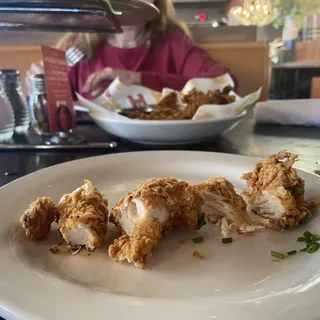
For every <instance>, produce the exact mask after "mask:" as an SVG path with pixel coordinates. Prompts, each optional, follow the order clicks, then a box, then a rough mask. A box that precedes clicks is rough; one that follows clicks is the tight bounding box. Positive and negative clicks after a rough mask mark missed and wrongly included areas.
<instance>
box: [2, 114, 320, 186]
mask: <svg viewBox="0 0 320 320" xmlns="http://www.w3.org/2000/svg"><path fill="white" fill-rule="evenodd" d="M78 132H79V133H80V134H82V135H85V136H86V137H87V138H88V140H89V141H95V142H106V141H117V143H118V147H117V148H116V149H94V150H81V151H80V150H65V151H49V150H47V151H23V150H17V151H16V150H1V151H0V186H3V185H5V184H6V183H9V182H11V181H13V180H15V179H16V178H19V177H21V176H24V175H26V174H28V173H31V172H34V171H37V170H40V169H43V168H46V167H49V166H52V165H55V164H58V163H62V162H66V161H71V160H76V159H81V158H85V157H91V156H96V155H102V154H108V153H114V152H131V151H143V150H199V151H211V152H221V153H233V154H241V155H248V156H254V157H266V156H268V155H269V154H272V153H275V152H278V151H279V150H281V149H284V148H286V149H288V150H289V151H291V152H294V153H298V154H300V161H299V163H298V164H297V166H298V167H300V168H302V169H304V170H308V171H312V172H314V171H317V170H320V166H319V165H318V164H317V163H316V161H318V160H320V128H306V127H292V126H278V125H258V126H254V125H253V121H252V119H246V120H244V121H243V122H241V123H240V124H239V125H238V126H237V127H236V128H235V129H233V130H232V131H230V132H228V133H226V134H225V135H224V136H221V137H218V138H216V139H215V140H212V141H208V142H205V143H201V144H196V145H191V146H176V147H166V146H163V147H159V146H157V147H151V146H143V145H137V144H133V143H129V142H123V141H121V140H118V139H113V138H112V137H110V136H109V135H108V134H107V133H105V132H103V131H101V130H100V129H99V128H98V127H96V126H95V125H93V124H82V125H79V127H78Z"/></svg>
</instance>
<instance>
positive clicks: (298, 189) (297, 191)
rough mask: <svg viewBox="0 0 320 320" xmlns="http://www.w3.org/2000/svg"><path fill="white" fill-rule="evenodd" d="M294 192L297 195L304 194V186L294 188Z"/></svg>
mask: <svg viewBox="0 0 320 320" xmlns="http://www.w3.org/2000/svg"><path fill="white" fill-rule="evenodd" d="M294 193H295V194H296V195H297V196H301V195H303V194H304V188H299V187H296V188H295V189H294Z"/></svg>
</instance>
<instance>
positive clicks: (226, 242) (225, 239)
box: [222, 237, 233, 244]
mask: <svg viewBox="0 0 320 320" xmlns="http://www.w3.org/2000/svg"><path fill="white" fill-rule="evenodd" d="M232 242H233V238H232V237H230V238H223V239H222V243H224V244H228V243H232Z"/></svg>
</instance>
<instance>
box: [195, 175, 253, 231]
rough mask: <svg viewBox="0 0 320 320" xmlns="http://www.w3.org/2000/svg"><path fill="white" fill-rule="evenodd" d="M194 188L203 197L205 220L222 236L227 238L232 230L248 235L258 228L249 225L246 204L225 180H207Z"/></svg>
mask: <svg viewBox="0 0 320 320" xmlns="http://www.w3.org/2000/svg"><path fill="white" fill-rule="evenodd" d="M194 188H195V189H196V190H198V191H199V192H200V193H201V194H202V195H203V197H204V204H203V206H202V208H201V210H202V211H203V212H204V214H205V216H206V218H207V220H208V221H209V222H211V223H213V224H214V225H216V226H218V227H220V228H221V232H222V234H223V236H225V237H227V236H229V235H230V233H231V232H232V231H233V230H236V231H237V232H239V233H243V234H250V233H251V232H253V231H254V230H255V229H257V228H259V227H258V226H254V225H253V224H252V223H251V221H250V218H249V216H248V213H247V205H246V202H245V201H244V199H243V198H242V197H241V196H240V195H238V194H237V193H236V191H235V189H234V186H233V184H232V183H231V182H229V181H228V180H227V179H226V178H215V179H209V180H208V181H206V182H203V183H200V184H198V185H195V186H194Z"/></svg>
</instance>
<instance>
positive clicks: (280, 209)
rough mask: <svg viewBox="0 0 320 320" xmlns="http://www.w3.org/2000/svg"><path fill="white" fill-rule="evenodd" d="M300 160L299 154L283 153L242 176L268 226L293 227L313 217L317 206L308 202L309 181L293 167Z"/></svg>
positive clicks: (255, 208) (248, 194) (250, 199)
mask: <svg viewBox="0 0 320 320" xmlns="http://www.w3.org/2000/svg"><path fill="white" fill-rule="evenodd" d="M297 160H298V155H296V154H293V153H290V152H287V150H282V151H280V152H279V153H277V154H273V155H271V156H270V157H268V158H267V159H265V160H263V161H261V162H259V163H257V164H256V167H255V169H254V170H253V171H252V172H249V173H246V174H244V175H243V176H242V179H244V180H246V181H247V185H248V187H249V192H246V193H245V195H246V197H247V199H248V203H249V205H250V206H251V207H252V210H253V212H254V213H256V214H257V215H258V216H260V217H261V218H263V219H264V223H265V225H266V226H267V227H270V228H272V229H276V230H284V229H287V228H293V227H295V226H297V225H298V224H299V223H300V222H302V221H303V220H304V219H305V218H307V217H309V216H310V215H311V209H312V208H313V207H314V205H315V204H314V203H310V202H307V201H306V200H305V182H304V180H303V179H302V178H300V177H299V175H298V173H297V170H296V169H294V168H293V165H294V163H295V162H296V161H297Z"/></svg>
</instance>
